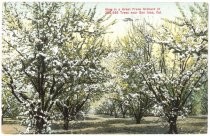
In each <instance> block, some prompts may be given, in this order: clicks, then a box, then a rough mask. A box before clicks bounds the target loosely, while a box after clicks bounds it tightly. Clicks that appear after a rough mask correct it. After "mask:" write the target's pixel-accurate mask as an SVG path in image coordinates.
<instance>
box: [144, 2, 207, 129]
mask: <svg viewBox="0 0 210 136" xmlns="http://www.w3.org/2000/svg"><path fill="white" fill-rule="evenodd" d="M177 6H178V8H179V11H180V13H181V17H177V18H176V21H170V20H167V19H166V20H165V25H163V26H162V27H161V28H160V29H159V30H157V29H156V30H154V31H155V32H154V33H153V34H150V35H145V37H147V40H148V41H149V42H153V43H154V46H155V45H158V46H159V48H158V50H157V51H155V52H156V53H153V58H154V59H153V60H155V63H150V62H148V65H142V66H141V67H142V68H143V69H146V70H147V71H148V72H147V73H145V72H141V75H142V77H143V78H144V80H145V84H146V85H147V86H148V88H149V90H150V91H151V92H152V93H153V95H154V96H155V98H156V101H157V103H159V106H161V107H162V108H161V109H162V115H163V116H165V117H166V118H167V120H168V123H169V133H178V130H177V123H176V122H177V117H178V115H181V114H184V113H186V111H187V109H186V106H187V100H188V99H189V97H190V96H191V95H192V92H196V91H202V90H203V89H201V87H202V85H203V84H204V83H206V82H207V80H208V78H207V45H208V38H207V36H208V27H207V22H208V20H207V16H208V5H207V4H206V3H203V4H201V5H200V4H197V3H195V6H191V7H190V8H189V9H190V13H191V16H190V18H187V15H186V14H185V13H184V12H183V10H182V8H181V7H180V5H179V4H178V5H177ZM151 66H152V67H151Z"/></svg>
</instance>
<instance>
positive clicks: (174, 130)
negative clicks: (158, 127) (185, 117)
mask: <svg viewBox="0 0 210 136" xmlns="http://www.w3.org/2000/svg"><path fill="white" fill-rule="evenodd" d="M176 122H177V116H174V117H170V118H169V119H168V123H169V131H168V133H169V134H178V131H177V124H176Z"/></svg>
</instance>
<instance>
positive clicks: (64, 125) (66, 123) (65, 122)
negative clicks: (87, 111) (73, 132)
mask: <svg viewBox="0 0 210 136" xmlns="http://www.w3.org/2000/svg"><path fill="white" fill-rule="evenodd" d="M63 121H64V124H63V129H65V130H68V129H69V120H68V119H66V118H64V119H63Z"/></svg>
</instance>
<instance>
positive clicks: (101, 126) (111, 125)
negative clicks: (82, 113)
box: [3, 115, 207, 134]
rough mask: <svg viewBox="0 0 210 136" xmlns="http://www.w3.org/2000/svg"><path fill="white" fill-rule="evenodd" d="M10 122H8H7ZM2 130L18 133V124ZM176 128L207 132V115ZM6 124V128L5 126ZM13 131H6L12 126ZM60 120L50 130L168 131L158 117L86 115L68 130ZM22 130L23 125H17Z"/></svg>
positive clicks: (73, 132)
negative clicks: (136, 120)
mask: <svg viewBox="0 0 210 136" xmlns="http://www.w3.org/2000/svg"><path fill="white" fill-rule="evenodd" d="M9 122H10V123H9ZM6 123H7V124H4V125H3V132H5V133H8V132H9V133H18V132H17V129H18V124H16V123H14V121H11V120H10V121H7V122H6ZM177 124H178V130H179V133H182V134H189V133H190V134H198V133H202V134H203V133H204V134H205V133H207V116H201V117H199V116H195V117H188V118H185V119H181V118H179V119H178V123H177ZM5 125H6V130H7V131H4V129H5V127H4V126H5ZM14 125H15V127H16V129H13V131H8V129H9V128H10V129H12V127H14ZM62 126H63V122H62V121H53V125H52V130H53V133H56V134H165V133H167V131H168V124H167V122H165V121H163V120H162V119H160V118H158V117H144V118H143V120H142V122H141V124H135V120H132V119H131V118H114V117H110V116H105V115H88V116H87V117H86V119H85V120H84V121H71V122H70V126H69V128H70V129H69V130H63V129H62ZM19 129H20V130H22V129H23V127H22V126H19Z"/></svg>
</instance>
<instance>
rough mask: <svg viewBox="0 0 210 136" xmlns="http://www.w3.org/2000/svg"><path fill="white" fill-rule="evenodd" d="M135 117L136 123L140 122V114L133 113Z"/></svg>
mask: <svg viewBox="0 0 210 136" xmlns="http://www.w3.org/2000/svg"><path fill="white" fill-rule="evenodd" d="M135 119H136V124H140V123H141V119H142V116H141V115H139V116H138V115H135Z"/></svg>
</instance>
